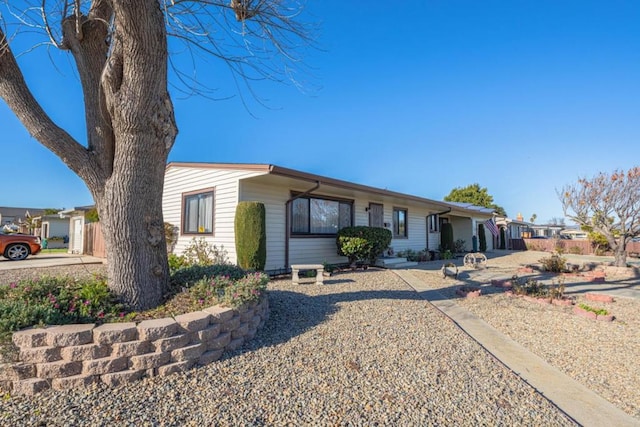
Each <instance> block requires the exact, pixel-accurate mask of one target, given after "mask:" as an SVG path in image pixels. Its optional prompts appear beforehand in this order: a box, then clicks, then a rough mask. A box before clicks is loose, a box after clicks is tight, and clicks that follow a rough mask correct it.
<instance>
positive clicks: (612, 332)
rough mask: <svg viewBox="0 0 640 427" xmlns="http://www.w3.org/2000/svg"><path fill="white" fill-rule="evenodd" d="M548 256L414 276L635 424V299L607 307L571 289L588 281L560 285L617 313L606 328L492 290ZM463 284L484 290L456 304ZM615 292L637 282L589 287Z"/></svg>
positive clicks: (639, 339)
mask: <svg viewBox="0 0 640 427" xmlns="http://www.w3.org/2000/svg"><path fill="white" fill-rule="evenodd" d="M548 256H549V254H546V253H543V252H516V253H512V254H510V255H509V256H505V257H496V258H493V259H490V260H489V262H488V265H489V268H488V269H487V270H472V269H468V268H461V269H460V275H459V280H454V279H451V278H448V279H446V280H445V279H443V278H442V275H441V274H440V272H439V271H435V270H433V269H434V268H435V263H427V264H425V265H422V266H421V267H422V268H425V269H432V270H431V271H429V270H413V273H414V274H415V275H416V276H417V277H419V278H421V279H423V280H424V281H425V282H426V283H427V284H429V285H430V286H431V287H433V288H435V289H439V290H440V291H441V293H443V294H444V295H446V296H447V297H449V298H452V299H455V301H456V302H457V303H458V304H459V305H461V306H463V307H465V308H466V309H468V310H469V311H471V312H472V313H474V314H476V315H477V316H478V317H480V318H482V319H484V320H485V321H486V322H487V323H489V324H490V325H492V326H493V327H494V328H496V329H498V330H499V331H501V332H502V333H504V334H505V335H507V336H509V337H510V338H511V339H513V340H514V341H517V342H519V343H520V344H522V345H524V346H525V347H526V348H527V349H528V350H530V351H531V352H533V353H535V354H537V355H538V356H540V357H541V358H543V359H545V360H546V361H547V362H549V363H550V364H551V365H553V366H555V367H556V368H558V369H560V370H561V371H562V372H564V373H566V374H567V375H569V376H570V377H572V378H574V379H575V380H577V381H579V382H581V383H582V384H584V385H585V386H587V387H588V388H590V389H591V390H593V391H595V392H596V393H598V394H600V395H601V396H602V397H604V398H605V399H607V400H609V401H610V402H611V403H613V404H614V405H616V406H617V407H618V408H620V409H622V410H624V411H625V412H627V413H628V414H630V415H632V416H634V417H636V418H638V419H639V424H640V387H638V381H639V380H640V370H639V369H638V367H639V366H640V365H639V363H640V362H639V361H640V333H639V332H638V331H640V300H638V299H632V298H622V297H617V298H615V301H614V302H613V303H609V304H606V303H598V302H592V301H586V300H585V298H584V293H585V292H584V290H582V289H580V290H576V289H575V287H576V285H578V286H579V285H585V284H586V283H585V279H584V278H567V279H565V280H566V283H565V285H566V288H567V291H568V293H569V295H572V296H574V297H575V298H576V302H577V303H581V302H584V303H586V304H588V305H589V306H591V307H597V308H605V309H607V310H609V311H610V312H611V313H613V314H614V315H615V320H614V321H613V322H611V323H608V322H598V321H593V320H590V319H585V318H582V317H578V316H576V315H574V314H573V312H572V310H573V309H572V308H571V307H558V306H553V305H548V304H538V303H531V302H528V301H524V300H522V299H520V298H513V297H509V296H507V295H506V294H504V292H503V291H502V290H500V289H498V288H494V287H492V286H490V285H489V283H490V280H491V279H492V278H496V279H510V278H511V277H512V275H514V274H516V273H517V266H519V265H527V264H535V263H536V262H537V261H538V260H539V259H540V258H542V257H548ZM569 258H570V261H573V262H574V263H576V264H578V265H579V264H580V263H581V262H580V257H576V256H570V257H569ZM585 260H587V261H591V259H587V258H585ZM429 264H432V265H429ZM458 264H460V263H459V262H458ZM438 265H441V263H438ZM520 276H523V274H522V273H520ZM524 276H533V277H535V276H537V277H536V278H542V279H543V283H545V284H550V283H551V282H552V280H553V279H552V276H550V275H547V276H540V275H539V273H536V274H529V275H524ZM556 282H557V278H556ZM461 285H476V286H478V285H481V288H482V293H483V296H481V297H480V298H460V297H458V296H456V295H455V290H456V288H458V287H459V286H461ZM619 286H620V287H623V286H624V287H627V288H633V289H639V290H640V281H638V279H634V280H628V281H620V282H616V283H612V282H611V281H609V282H608V283H607V282H605V283H593V284H589V286H588V288H589V289H590V290H592V291H602V292H604V293H606V291H607V289H610V288H612V287H619Z"/></svg>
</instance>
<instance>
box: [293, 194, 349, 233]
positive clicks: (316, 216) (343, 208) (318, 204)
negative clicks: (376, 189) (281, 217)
mask: <svg viewBox="0 0 640 427" xmlns="http://www.w3.org/2000/svg"><path fill="white" fill-rule="evenodd" d="M352 209H353V202H351V201H345V200H335V199H326V198H316V197H300V198H298V199H295V200H293V202H291V234H294V235H295V234H297V235H303V234H308V235H310V234H328V235H335V234H337V233H338V230H340V229H341V228H344V227H349V226H351V225H352V224H353V219H352V218H353V215H352Z"/></svg>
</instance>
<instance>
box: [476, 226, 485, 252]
mask: <svg viewBox="0 0 640 427" xmlns="http://www.w3.org/2000/svg"><path fill="white" fill-rule="evenodd" d="M478 243H479V244H480V252H486V251H487V236H486V233H485V231H484V225H482V224H480V226H479V227H478Z"/></svg>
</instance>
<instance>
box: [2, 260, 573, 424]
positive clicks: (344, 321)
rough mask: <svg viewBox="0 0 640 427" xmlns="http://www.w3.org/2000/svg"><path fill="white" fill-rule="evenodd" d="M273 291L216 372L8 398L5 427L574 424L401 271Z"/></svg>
mask: <svg viewBox="0 0 640 427" xmlns="http://www.w3.org/2000/svg"><path fill="white" fill-rule="evenodd" d="M99 267H101V266H95V267H94V268H99ZM64 268H66V269H67V271H71V269H70V267H64ZM15 271H20V270H14V275H15V274H16V273H15ZM81 272H83V273H86V266H83V267H82V270H81ZM48 273H53V274H59V271H52V270H48ZM6 279H7V277H6V276H0V281H6ZM14 279H15V276H14ZM269 291H270V293H269V295H270V296H269V299H270V306H271V317H270V318H269V320H268V322H267V323H266V325H265V327H264V329H262V330H261V331H260V332H259V334H258V336H256V338H255V339H254V340H253V341H251V342H250V343H247V344H246V345H245V346H244V347H242V348H241V349H239V350H237V351H235V352H231V353H228V354H227V355H226V356H225V357H224V358H223V359H222V360H220V361H218V362H215V363H213V364H211V365H209V366H206V367H202V368H198V369H194V370H192V371H189V372H187V373H184V374H177V375H173V376H168V377H155V378H147V379H144V380H142V381H139V382H137V383H134V384H131V385H128V386H125V387H122V388H118V389H109V388H106V387H101V386H97V387H95V388H93V389H89V390H78V391H75V390H68V391H62V392H59V391H53V390H49V391H46V392H44V393H42V394H39V395H37V396H35V397H32V398H30V397H11V398H6V399H4V400H2V401H1V402H0V425H7V426H16V425H48V426H58V425H60V426H62V425H103V426H111V425H131V426H144V425H148V426H174V425H175V426H178V425H188V426H205V425H247V426H249V425H278V426H279V425H456V426H458V425H463V426H477V425H510V426H511V425H516V426H519V425H521V426H530V425H544V426H555V425H575V423H573V422H572V421H571V420H570V419H568V418H567V417H566V416H565V415H564V414H563V413H562V412H561V411H560V410H558V409H557V408H556V407H555V406H553V404H551V403H550V402H549V401H547V400H546V399H545V398H544V397H543V396H541V395H540V394H539V393H537V392H536V391H535V390H534V389H533V388H531V387H530V386H529V385H527V384H526V383H525V382H523V381H522V380H521V379H520V378H519V377H517V376H516V375H514V374H513V373H512V372H511V371H509V370H508V369H506V368H505V367H504V366H503V365H501V364H500V363H499V362H498V361H496V360H495V359H494V358H493V357H492V356H491V355H490V354H488V353H487V352H486V351H485V350H484V349H483V348H482V347H480V346H479V345H478V344H477V343H476V342H475V341H473V340H471V339H470V338H469V337H468V336H467V335H466V334H465V333H463V332H462V331H461V330H460V329H459V328H458V327H457V326H456V325H455V324H453V323H452V322H451V321H450V320H449V319H448V318H446V317H445V316H443V315H442V314H441V313H440V312H439V311H438V310H436V309H435V308H434V307H433V306H432V305H431V304H429V303H428V302H426V301H424V300H421V299H420V298H419V297H418V296H417V294H416V293H415V292H414V291H413V290H412V289H411V288H409V287H408V286H407V285H406V284H405V283H404V282H403V281H402V280H400V279H399V278H398V277H397V276H396V275H395V274H394V273H393V272H390V271H383V270H374V269H370V270H367V271H359V272H355V273H351V272H350V273H343V274H339V275H336V276H334V277H332V278H331V279H330V280H327V281H325V285H323V286H316V285H315V284H301V285H298V286H296V285H293V284H292V283H291V282H290V281H289V280H278V281H274V282H272V283H271V284H270V286H269Z"/></svg>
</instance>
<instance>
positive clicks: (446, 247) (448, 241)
mask: <svg viewBox="0 0 640 427" xmlns="http://www.w3.org/2000/svg"><path fill="white" fill-rule="evenodd" d="M440 249H441V250H442V251H443V252H444V251H451V252H453V249H454V243H453V225H452V224H451V223H450V222H445V223H444V224H442V228H441V229H440Z"/></svg>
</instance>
